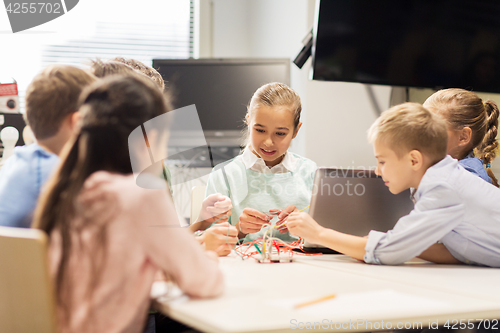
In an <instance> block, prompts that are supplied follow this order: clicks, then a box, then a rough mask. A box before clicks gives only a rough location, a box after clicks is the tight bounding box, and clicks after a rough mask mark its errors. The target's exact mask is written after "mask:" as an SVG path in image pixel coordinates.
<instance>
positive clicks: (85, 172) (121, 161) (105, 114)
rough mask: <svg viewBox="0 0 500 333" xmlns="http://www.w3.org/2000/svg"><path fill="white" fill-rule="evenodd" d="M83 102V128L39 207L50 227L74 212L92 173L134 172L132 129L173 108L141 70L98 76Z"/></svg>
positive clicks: (39, 218)
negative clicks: (102, 171)
mask: <svg viewBox="0 0 500 333" xmlns="http://www.w3.org/2000/svg"><path fill="white" fill-rule="evenodd" d="M79 104H80V105H81V106H80V113H81V118H80V126H81V127H80V133H79V134H78V135H77V136H76V137H75V138H74V139H73V141H72V142H70V144H68V145H67V146H66V149H65V151H63V154H62V157H61V165H60V167H59V169H58V170H57V171H56V173H55V174H54V176H53V177H52V178H51V179H50V180H49V182H48V185H47V190H46V192H44V193H43V195H42V197H41V199H40V205H39V206H40V207H39V209H38V210H37V212H36V213H35V226H36V227H38V228H40V229H43V230H45V231H46V232H47V233H50V232H51V231H52V229H53V228H54V227H56V226H57V225H61V224H64V220H65V219H68V218H69V217H71V216H73V214H74V204H75V198H76V196H77V195H78V193H79V192H80V190H81V188H82V186H83V183H84V182H85V180H86V179H87V178H88V177H89V176H90V175H91V174H92V173H94V172H96V171H99V170H104V171H109V172H113V173H120V174H131V173H132V166H131V162H130V155H129V149H128V137H129V135H130V133H131V132H132V130H134V129H135V128H137V127H138V126H141V125H142V124H143V123H144V122H146V121H148V120H150V119H152V118H154V117H156V116H159V115H161V114H163V113H165V112H167V111H169V110H170V105H169V103H168V101H167V100H166V99H165V97H164V95H163V94H162V93H161V92H160V91H159V90H158V88H157V87H156V85H155V84H154V83H153V82H152V81H151V80H149V79H148V78H145V77H142V75H139V74H129V75H125V76H120V75H114V76H112V77H109V78H105V79H103V80H99V81H98V82H95V83H94V84H93V85H91V86H89V87H88V88H87V89H86V90H85V91H84V92H83V93H82V95H81V97H80V100H79ZM63 193H64V195H62V194H63Z"/></svg>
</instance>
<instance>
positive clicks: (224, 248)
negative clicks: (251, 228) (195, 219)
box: [201, 222, 238, 257]
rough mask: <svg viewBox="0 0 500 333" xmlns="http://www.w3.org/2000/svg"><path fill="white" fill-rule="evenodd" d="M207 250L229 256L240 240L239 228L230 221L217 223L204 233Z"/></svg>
mask: <svg viewBox="0 0 500 333" xmlns="http://www.w3.org/2000/svg"><path fill="white" fill-rule="evenodd" d="M201 237H203V244H204V245H205V250H208V251H214V252H216V253H217V254H218V255H219V256H221V257H222V256H227V255H228V254H229V253H231V250H232V249H233V248H234V246H235V245H236V242H238V229H236V227H233V226H232V225H230V224H229V223H227V222H225V223H220V224H219V223H217V224H216V225H214V226H213V227H211V228H208V229H207V230H206V231H205V233H204V234H203V236H201Z"/></svg>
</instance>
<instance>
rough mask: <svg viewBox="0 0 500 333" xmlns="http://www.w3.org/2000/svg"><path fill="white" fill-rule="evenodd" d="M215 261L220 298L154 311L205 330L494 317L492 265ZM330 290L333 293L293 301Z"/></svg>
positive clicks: (496, 274) (384, 325)
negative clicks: (221, 290)
mask: <svg viewBox="0 0 500 333" xmlns="http://www.w3.org/2000/svg"><path fill="white" fill-rule="evenodd" d="M220 267H221V269H222V271H223V272H224V276H225V282H226V290H225V293H224V294H223V295H222V296H221V297H218V298H215V299H208V300H195V299H189V298H187V297H185V296H184V297H174V298H172V297H165V298H163V299H160V301H159V302H158V304H157V306H158V308H159V310H160V311H162V312H164V313H165V314H167V315H169V316H170V317H172V318H173V319H176V320H178V321H180V322H183V323H185V324H187V325H190V326H192V327H194V328H196V329H198V330H201V331H206V332H287V331H297V329H299V328H301V327H303V328H305V327H307V326H309V327H310V328H312V329H308V330H307V331H314V330H315V329H314V327H315V328H316V330H318V331H323V332H325V331H374V330H377V329H383V330H393V329H396V328H398V325H399V326H401V325H406V326H410V325H413V326H412V327H411V328H417V329H425V328H428V326H429V323H431V324H432V325H434V323H435V322H436V321H438V323H439V325H443V324H445V323H446V321H447V320H453V319H457V320H460V319H464V320H465V321H464V322H465V323H467V321H468V320H469V319H473V320H476V319H491V320H492V319H495V318H500V297H499V296H500V288H499V287H498V284H499V282H500V270H496V269H491V268H480V267H470V266H444V265H433V264H429V263H425V262H422V261H415V262H412V263H409V264H405V265H401V266H376V265H367V264H364V263H361V262H357V261H356V260H353V259H351V258H348V257H346V256H342V255H324V256H317V257H301V256H297V255H296V256H295V261H294V262H292V263H279V264H259V263H257V262H256V261H255V260H253V259H247V260H242V259H240V258H239V257H236V256H234V255H233V256H230V257H225V258H220ZM331 294H335V295H336V297H335V298H333V299H331V300H327V301H323V302H321V303H317V304H314V305H309V306H305V307H302V308H298V309H296V308H295V307H294V306H295V305H297V304H299V303H302V302H305V301H309V300H313V299H316V298H320V297H323V296H326V295H331ZM455 322H457V321H455ZM452 323H453V322H451V321H450V324H452ZM418 324H420V325H421V327H418ZM416 325H417V326H416ZM401 328H402V327H401ZM407 328H408V327H407Z"/></svg>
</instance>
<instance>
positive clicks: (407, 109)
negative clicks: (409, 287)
mask: <svg viewBox="0 0 500 333" xmlns="http://www.w3.org/2000/svg"><path fill="white" fill-rule="evenodd" d="M447 135H448V134H447V130H446V122H445V121H444V119H442V118H441V117H439V116H437V115H434V114H432V113H431V112H430V111H428V110H427V109H425V108H423V107H422V106H421V105H420V104H416V103H405V104H401V105H398V106H395V107H393V108H391V109H389V110H387V111H386V112H384V113H383V114H382V115H381V116H380V117H379V119H377V121H376V122H375V123H374V124H373V125H372V127H371V128H370V132H369V137H370V141H371V142H372V143H373V146H374V152H375V157H376V158H377V168H376V173H377V174H378V175H380V176H381V177H382V179H383V181H384V183H385V184H386V186H387V187H388V188H389V191H391V193H393V194H398V193H400V192H402V191H404V190H406V189H408V188H412V189H413V199H414V201H415V208H414V209H413V210H412V211H411V213H410V214H409V215H407V216H404V217H402V218H401V219H399V221H398V222H397V223H396V225H395V226H394V228H393V229H392V230H390V231H388V232H378V231H373V230H372V231H370V233H369V235H368V237H358V236H353V235H347V234H343V233H340V232H337V231H335V230H331V229H326V228H323V227H321V226H319V225H318V224H317V223H316V222H315V221H314V220H313V219H312V218H311V217H310V216H309V215H308V214H306V213H292V214H290V216H289V217H288V220H287V226H288V229H289V230H290V233H292V234H293V235H297V236H300V237H303V238H305V239H306V240H308V241H310V242H312V243H315V244H321V245H324V246H327V247H330V248H332V249H334V250H336V251H339V252H342V253H345V254H347V255H350V256H352V257H354V258H356V259H359V260H364V261H365V262H366V263H372V264H392V265H395V264H401V263H404V262H405V261H407V260H409V259H411V258H413V257H415V256H418V257H420V258H422V259H425V260H428V261H432V262H435V263H447V264H461V263H465V264H476V265H484V266H491V267H500V206H499V205H498V202H500V190H499V189H498V188H496V187H495V186H493V185H491V184H489V183H487V182H485V181H483V180H481V179H480V178H479V177H477V176H475V175H473V174H472V173H470V172H468V171H466V170H465V169H464V168H463V167H462V166H460V165H459V163H458V161H457V160H455V159H453V158H451V157H450V156H447V155H446V148H447V145H446V143H447Z"/></svg>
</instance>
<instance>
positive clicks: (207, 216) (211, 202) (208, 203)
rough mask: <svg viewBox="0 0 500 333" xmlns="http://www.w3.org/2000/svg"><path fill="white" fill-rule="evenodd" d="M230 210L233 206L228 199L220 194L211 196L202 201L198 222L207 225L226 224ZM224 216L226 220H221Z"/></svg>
mask: <svg viewBox="0 0 500 333" xmlns="http://www.w3.org/2000/svg"><path fill="white" fill-rule="evenodd" d="M232 208H233V205H232V203H231V199H230V198H229V197H227V196H225V195H222V194H220V193H215V194H211V195H209V196H208V197H206V198H205V200H203V203H202V205H201V211H200V216H199V218H198V220H199V221H206V222H208V223H214V222H216V223H219V222H220V223H223V222H227V221H228V218H229V216H231V209H232ZM224 215H227V218H222V219H221V217H223V216H224Z"/></svg>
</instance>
